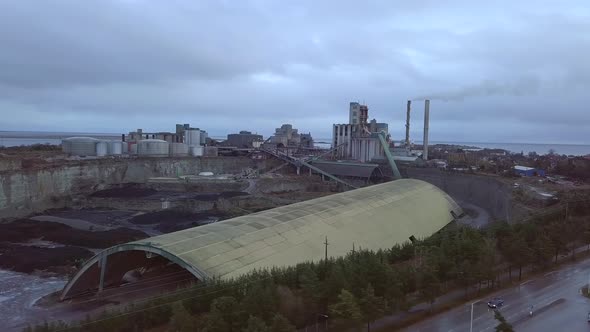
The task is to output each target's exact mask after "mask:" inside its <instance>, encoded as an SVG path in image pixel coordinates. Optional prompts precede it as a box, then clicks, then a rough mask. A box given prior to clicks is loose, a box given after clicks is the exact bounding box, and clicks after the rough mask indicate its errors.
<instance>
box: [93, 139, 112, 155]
mask: <svg viewBox="0 0 590 332" xmlns="http://www.w3.org/2000/svg"><path fill="white" fill-rule="evenodd" d="M108 153H109V147H108V143H107V142H104V141H100V142H98V143H96V155H97V156H98V157H104V156H106V155H107V154H108Z"/></svg>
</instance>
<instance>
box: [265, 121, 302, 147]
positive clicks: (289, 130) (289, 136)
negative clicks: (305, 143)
mask: <svg viewBox="0 0 590 332" xmlns="http://www.w3.org/2000/svg"><path fill="white" fill-rule="evenodd" d="M270 143H272V144H276V145H277V146H299V144H300V143H301V136H300V135H299V133H298V132H297V129H294V128H293V126H292V125H290V124H284V125H282V126H281V128H276V129H275V134H274V135H273V136H271V138H270Z"/></svg>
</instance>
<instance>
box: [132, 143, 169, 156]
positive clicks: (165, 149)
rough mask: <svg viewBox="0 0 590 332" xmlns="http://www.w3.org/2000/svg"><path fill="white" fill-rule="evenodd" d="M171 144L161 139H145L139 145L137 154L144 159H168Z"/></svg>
mask: <svg viewBox="0 0 590 332" xmlns="http://www.w3.org/2000/svg"><path fill="white" fill-rule="evenodd" d="M169 151H170V148H169V143H168V142H166V141H164V140H161V139H144V140H141V141H139V142H138V143H137V154H138V155H140V156H142V157H168V155H169Z"/></svg>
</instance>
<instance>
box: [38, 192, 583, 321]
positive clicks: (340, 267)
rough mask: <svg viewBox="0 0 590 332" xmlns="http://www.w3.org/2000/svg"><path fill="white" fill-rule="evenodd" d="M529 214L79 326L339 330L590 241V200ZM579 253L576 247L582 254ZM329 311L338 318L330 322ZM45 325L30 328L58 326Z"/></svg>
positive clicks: (216, 284)
mask: <svg viewBox="0 0 590 332" xmlns="http://www.w3.org/2000/svg"><path fill="white" fill-rule="evenodd" d="M567 209H568V211H567V217H566V211H565V206H564V208H563V209H554V210H552V211H553V212H551V213H548V214H545V215H543V216H541V217H537V218H534V219H532V220H530V221H529V222H526V223H520V224H515V225H510V224H507V223H503V222H498V223H495V224H493V225H492V226H491V227H488V228H486V229H481V230H478V229H473V228H470V227H465V226H461V225H456V224H453V225H449V226H447V227H446V228H445V229H443V230H441V231H440V232H438V233H437V234H434V235H433V236H431V237H429V238H427V239H424V240H417V241H415V242H414V243H410V242H407V243H404V244H402V245H395V246H393V247H392V248H390V249H388V250H380V251H367V250H355V251H351V252H350V253H349V254H348V255H346V256H345V257H341V258H336V259H329V260H328V261H327V262H324V261H322V262H317V263H312V262H310V263H302V264H298V265H296V266H292V267H288V268H281V269H276V268H275V269H270V270H262V271H256V272H254V273H250V274H248V275H245V276H243V277H240V278H238V279H235V280H229V281H221V280H215V281H211V282H208V283H206V284H199V285H196V286H194V287H192V288H189V289H183V290H179V291H178V292H175V293H174V294H170V295H168V296H165V297H161V298H158V299H155V300H153V301H151V302H150V303H148V304H145V305H143V306H142V307H129V308H126V309H125V310H123V311H121V312H111V313H108V314H106V313H105V315H104V316H103V317H100V318H99V319H98V320H95V321H90V320H87V321H84V322H81V324H82V325H81V326H80V325H78V326H71V327H70V328H71V330H73V331H82V330H83V331H142V330H145V329H147V328H151V327H155V326H162V325H167V326H169V327H170V330H171V331H207V332H217V331H233V332H237V331H246V332H255V331H259V332H265V331H266V332H275V331H276V332H279V331H294V330H295V326H297V327H304V326H309V325H314V324H320V325H321V326H324V325H326V324H329V325H330V326H331V327H332V329H333V330H340V329H341V328H343V327H347V326H351V325H361V324H366V326H367V328H370V323H371V322H373V321H374V320H376V319H378V318H379V317H382V316H385V315H388V314H392V313H395V312H398V311H400V310H405V309H407V308H409V307H410V306H411V305H412V304H413V303H416V302H417V301H429V302H430V303H431V304H432V303H434V301H435V299H436V298H437V297H438V296H439V295H441V294H442V293H443V292H445V291H447V290H449V289H453V288H457V287H463V288H465V290H466V291H467V290H469V289H470V288H471V287H472V286H473V285H479V287H478V288H477V291H479V290H480V289H481V287H483V285H487V287H494V286H495V285H496V282H497V281H498V280H500V278H499V276H500V275H501V274H502V273H505V272H508V275H509V278H512V277H513V271H518V278H521V276H522V270H523V269H524V268H527V267H532V268H535V269H542V268H546V267H547V266H548V265H550V264H552V262H555V261H556V259H557V257H558V256H559V254H561V253H566V252H568V251H572V250H573V249H574V248H576V247H577V246H579V245H581V244H582V243H584V244H588V245H589V246H590V220H588V218H585V217H582V215H587V214H588V212H590V211H588V209H589V207H588V204H587V203H586V202H581V203H579V204H570V205H568V207H567ZM573 257H574V258H575V256H573ZM326 319H328V320H329V321H326ZM59 324H60V326H59V327H57V326H53V327H52V326H51V324H49V325H44V326H38V327H35V328H29V329H27V331H55V330H60V329H63V328H64V327H65V326H67V325H65V324H63V323H59Z"/></svg>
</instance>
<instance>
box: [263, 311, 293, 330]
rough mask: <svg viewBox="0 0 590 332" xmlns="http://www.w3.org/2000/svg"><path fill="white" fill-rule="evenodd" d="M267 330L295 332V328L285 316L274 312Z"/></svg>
mask: <svg viewBox="0 0 590 332" xmlns="http://www.w3.org/2000/svg"><path fill="white" fill-rule="evenodd" d="M269 332H297V329H296V328H295V326H293V324H291V322H289V320H288V319H287V318H285V317H283V316H281V315H279V314H276V315H275V316H274V317H273V319H272V322H271V324H270V331H269Z"/></svg>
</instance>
